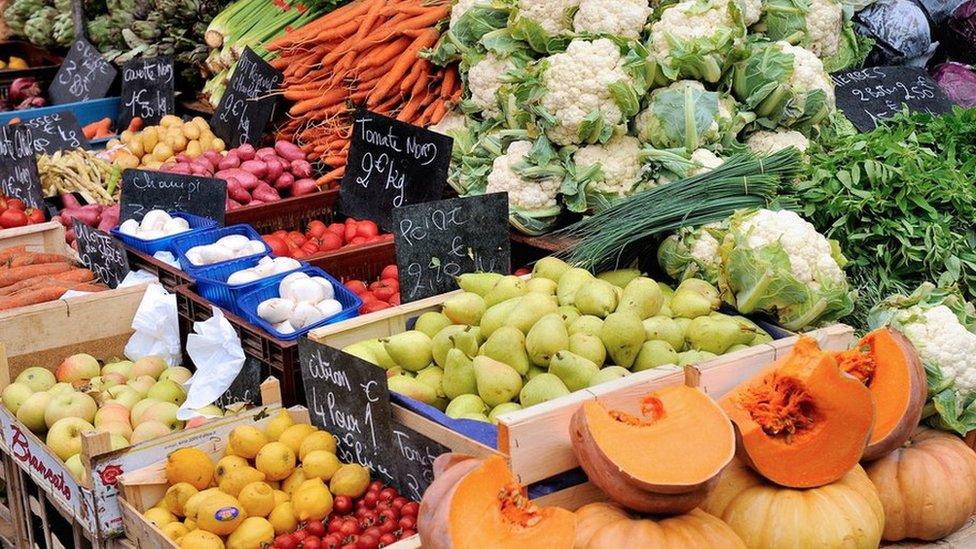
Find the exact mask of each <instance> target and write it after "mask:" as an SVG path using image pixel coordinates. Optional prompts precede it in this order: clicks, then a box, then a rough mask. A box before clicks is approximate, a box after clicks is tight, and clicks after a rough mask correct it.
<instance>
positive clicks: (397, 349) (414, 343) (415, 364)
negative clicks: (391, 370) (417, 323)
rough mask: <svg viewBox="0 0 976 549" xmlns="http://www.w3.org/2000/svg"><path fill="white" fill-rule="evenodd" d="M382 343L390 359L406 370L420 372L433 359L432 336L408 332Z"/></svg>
mask: <svg viewBox="0 0 976 549" xmlns="http://www.w3.org/2000/svg"><path fill="white" fill-rule="evenodd" d="M380 341H382V342H383V347H384V348H385V349H386V352H387V353H389V355H390V358H392V359H393V361H394V362H396V364H397V366H400V367H401V368H403V369H404V370H409V371H411V372H419V371H420V370H423V369H424V368H426V367H427V365H428V364H430V361H431V360H432V359H433V355H432V354H431V346H432V342H431V339H430V336H428V335H427V334H425V333H423V332H421V331H418V330H408V331H406V332H403V333H399V334H396V335H393V336H390V337H388V338H386V339H381V340H380Z"/></svg>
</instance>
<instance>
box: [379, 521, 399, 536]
mask: <svg viewBox="0 0 976 549" xmlns="http://www.w3.org/2000/svg"><path fill="white" fill-rule="evenodd" d="M397 522H398V521H395V520H386V521H384V522H382V523H381V524H380V525H379V530H380V533H382V534H391V533H393V532H396V531H397V529H398V526H397Z"/></svg>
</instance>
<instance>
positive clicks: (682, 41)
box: [651, 0, 746, 83]
mask: <svg viewBox="0 0 976 549" xmlns="http://www.w3.org/2000/svg"><path fill="white" fill-rule="evenodd" d="M745 35H746V26H745V23H744V21H743V18H742V13H741V11H740V9H739V5H738V4H737V3H736V2H735V1H734V0H685V1H683V2H679V3H677V4H673V5H670V6H668V7H666V8H664V10H663V11H662V12H661V16H660V18H659V19H658V20H657V21H656V22H655V23H654V24H653V25H651V53H652V54H654V56H655V57H657V61H658V63H659V64H660V70H661V73H662V76H663V77H664V78H665V79H667V80H669V81H673V80H678V79H679V78H689V79H692V80H700V81H704V82H710V83H715V82H718V81H719V79H721V77H722V73H723V72H724V71H725V69H726V68H727V66H728V62H729V60H730V57H731V55H732V52H733V50H734V49H735V48H736V46H737V45H738V44H739V43H740V42H741V41H742V40H743V38H744V37H745Z"/></svg>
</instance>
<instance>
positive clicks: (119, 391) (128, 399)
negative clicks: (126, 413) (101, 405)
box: [105, 385, 143, 410]
mask: <svg viewBox="0 0 976 549" xmlns="http://www.w3.org/2000/svg"><path fill="white" fill-rule="evenodd" d="M108 394H109V396H110V397H111V398H110V399H109V400H107V401H106V402H105V404H108V403H109V402H112V401H115V402H118V403H120V404H122V405H123V406H125V407H126V408H128V409H129V410H131V409H132V407H133V406H135V405H136V403H137V402H139V401H140V400H142V398H143V397H142V395H140V394H139V392H138V391H136V390H135V389H133V388H132V387H129V386H128V385H116V386H115V387H109V389H108Z"/></svg>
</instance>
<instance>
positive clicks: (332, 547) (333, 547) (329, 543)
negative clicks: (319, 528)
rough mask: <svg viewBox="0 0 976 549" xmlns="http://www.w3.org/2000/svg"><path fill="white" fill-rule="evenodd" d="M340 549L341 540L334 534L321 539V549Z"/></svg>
mask: <svg viewBox="0 0 976 549" xmlns="http://www.w3.org/2000/svg"><path fill="white" fill-rule="evenodd" d="M340 547H342V538H340V537H339V536H337V535H335V534H329V535H328V536H325V537H324V538H322V548H323V549H339V548H340Z"/></svg>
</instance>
